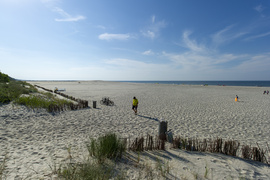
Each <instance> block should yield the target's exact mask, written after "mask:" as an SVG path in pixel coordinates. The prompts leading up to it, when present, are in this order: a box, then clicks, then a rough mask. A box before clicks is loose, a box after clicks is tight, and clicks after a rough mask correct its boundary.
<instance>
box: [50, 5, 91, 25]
mask: <svg viewBox="0 0 270 180" xmlns="http://www.w3.org/2000/svg"><path fill="white" fill-rule="evenodd" d="M53 10H54V11H55V12H57V13H58V14H60V15H61V16H62V18H56V19H55V21H59V22H61V21H64V22H72V21H80V20H83V19H86V17H84V16H82V15H76V16H71V15H70V14H68V13H67V12H65V11H64V10H63V9H61V8H58V7H55V8H54V9H53Z"/></svg>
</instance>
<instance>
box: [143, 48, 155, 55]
mask: <svg viewBox="0 0 270 180" xmlns="http://www.w3.org/2000/svg"><path fill="white" fill-rule="evenodd" d="M142 54H143V55H153V54H154V52H153V51H152V50H151V49H149V50H147V51H144V52H143V53H142Z"/></svg>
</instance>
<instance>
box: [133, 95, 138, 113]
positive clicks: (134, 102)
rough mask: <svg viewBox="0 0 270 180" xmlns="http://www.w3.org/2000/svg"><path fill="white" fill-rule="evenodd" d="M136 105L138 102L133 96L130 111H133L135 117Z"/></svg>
mask: <svg viewBox="0 0 270 180" xmlns="http://www.w3.org/2000/svg"><path fill="white" fill-rule="evenodd" d="M138 104H139V101H138V99H137V98H136V97H135V96H134V97H133V103H132V110H133V111H134V113H135V114H136V115H137V109H138Z"/></svg>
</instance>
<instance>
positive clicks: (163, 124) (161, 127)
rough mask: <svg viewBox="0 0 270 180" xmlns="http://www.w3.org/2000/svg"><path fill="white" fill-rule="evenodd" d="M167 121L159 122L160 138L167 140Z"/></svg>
mask: <svg viewBox="0 0 270 180" xmlns="http://www.w3.org/2000/svg"><path fill="white" fill-rule="evenodd" d="M167 125H168V122H167V121H161V122H159V133H158V134H159V139H161V140H166V132H167Z"/></svg>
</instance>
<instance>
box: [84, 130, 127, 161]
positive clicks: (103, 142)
mask: <svg viewBox="0 0 270 180" xmlns="http://www.w3.org/2000/svg"><path fill="white" fill-rule="evenodd" d="M87 149H88V152H89V155H90V156H93V157H95V158H97V160H98V162H99V163H103V162H104V161H105V160H106V159H107V158H108V159H113V160H117V159H120V158H122V155H123V153H124V152H125V151H126V145H125V144H124V143H123V142H122V141H121V139H119V138H118V137H117V136H116V134H114V133H108V134H106V135H104V136H101V137H99V138H98V139H91V142H90V143H89V144H88V145H87Z"/></svg>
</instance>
